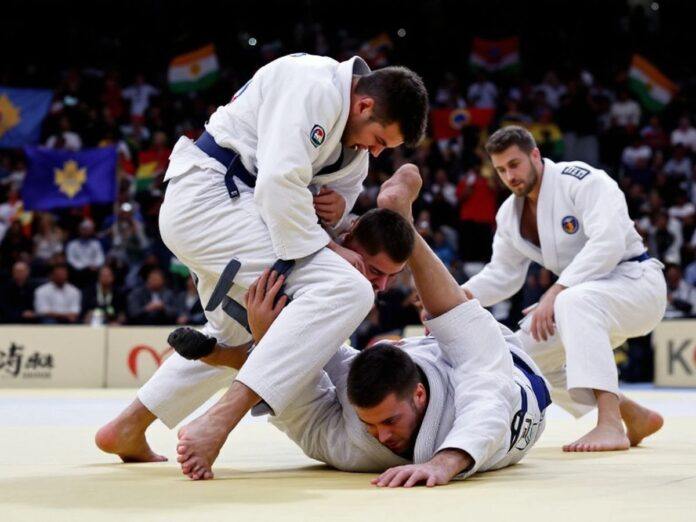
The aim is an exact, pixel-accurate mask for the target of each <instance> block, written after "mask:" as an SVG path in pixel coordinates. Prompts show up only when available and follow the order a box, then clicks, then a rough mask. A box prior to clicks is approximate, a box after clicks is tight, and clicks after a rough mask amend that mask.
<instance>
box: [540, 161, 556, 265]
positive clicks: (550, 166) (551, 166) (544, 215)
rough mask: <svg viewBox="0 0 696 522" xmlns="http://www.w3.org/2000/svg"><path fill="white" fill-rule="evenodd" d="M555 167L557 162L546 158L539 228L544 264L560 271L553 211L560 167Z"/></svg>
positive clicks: (542, 180) (542, 181) (541, 191)
mask: <svg viewBox="0 0 696 522" xmlns="http://www.w3.org/2000/svg"><path fill="white" fill-rule="evenodd" d="M555 167H556V164H555V163H554V162H553V161H551V160H549V159H544V174H543V177H542V179H541V190H540V191H539V201H538V203H537V229H538V230H539V242H540V243H541V256H542V258H543V265H544V267H546V268H547V269H548V270H551V271H552V272H554V273H559V271H558V267H559V262H558V251H557V250H556V236H555V233H556V221H555V219H554V212H553V211H554V205H555V202H556V183H557V182H558V180H557V177H558V169H556V168H555ZM559 226H560V225H559Z"/></svg>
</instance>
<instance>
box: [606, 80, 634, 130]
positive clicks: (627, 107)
mask: <svg viewBox="0 0 696 522" xmlns="http://www.w3.org/2000/svg"><path fill="white" fill-rule="evenodd" d="M609 112H610V115H611V121H612V123H613V125H614V126H615V127H636V126H637V125H638V123H640V114H641V111H640V105H638V103H637V102H636V101H635V100H632V99H631V98H630V97H629V95H628V91H627V90H626V89H623V90H621V92H619V98H618V99H617V100H616V101H615V102H614V103H612V104H611V109H610V111H609Z"/></svg>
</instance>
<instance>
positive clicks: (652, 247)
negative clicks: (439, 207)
mask: <svg viewBox="0 0 696 522" xmlns="http://www.w3.org/2000/svg"><path fill="white" fill-rule="evenodd" d="M643 223H645V221H644V222H643ZM644 229H645V230H646V231H647V234H648V250H649V252H650V254H651V255H652V256H654V257H656V258H657V259H659V260H660V261H662V262H663V263H674V264H680V260H681V253H680V250H681V246H682V242H683V238H682V230H681V224H680V223H679V221H678V220H677V219H675V218H670V217H669V214H668V213H667V212H666V211H665V210H659V211H657V212H655V213H654V214H653V216H652V218H651V219H650V220H649V221H648V222H647V226H645V227H644Z"/></svg>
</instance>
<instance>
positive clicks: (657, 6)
mask: <svg viewBox="0 0 696 522" xmlns="http://www.w3.org/2000/svg"><path fill="white" fill-rule="evenodd" d="M650 9H652V10H653V11H657V10H658V9H660V4H658V3H657V2H653V3H652V4H650Z"/></svg>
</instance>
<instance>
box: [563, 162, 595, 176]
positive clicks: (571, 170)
mask: <svg viewBox="0 0 696 522" xmlns="http://www.w3.org/2000/svg"><path fill="white" fill-rule="evenodd" d="M589 173H590V171H589V170H587V169H586V168H583V167H577V166H575V165H573V166H570V167H566V168H564V169H563V170H562V171H561V174H566V175H567V176H573V177H574V178H578V179H584V178H585V176H587V175H588V174H589Z"/></svg>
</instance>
